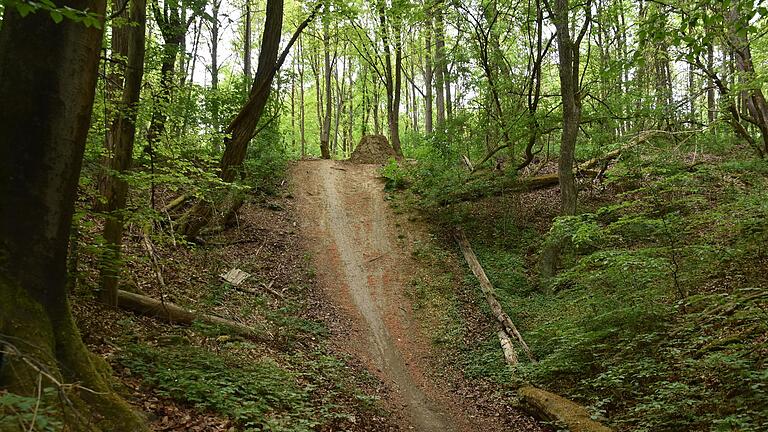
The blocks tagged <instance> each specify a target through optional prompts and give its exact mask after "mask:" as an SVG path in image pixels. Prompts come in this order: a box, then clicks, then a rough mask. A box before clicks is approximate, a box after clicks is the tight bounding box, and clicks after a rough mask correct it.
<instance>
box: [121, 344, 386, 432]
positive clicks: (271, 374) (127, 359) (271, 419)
mask: <svg viewBox="0 0 768 432" xmlns="http://www.w3.org/2000/svg"><path fill="white" fill-rule="evenodd" d="M230 344H236V345H239V346H238V347H231V346H230V347H227V346H224V347H223V348H222V350H219V351H218V352H215V351H212V350H210V349H206V348H202V347H195V346H174V347H157V346H149V345H146V344H136V345H132V346H130V347H129V348H128V349H127V350H126V352H125V353H124V354H123V355H122V357H121V358H120V363H121V364H122V365H123V366H125V367H127V368H130V370H131V372H132V373H137V374H140V375H141V376H143V377H144V378H145V380H146V383H147V384H148V385H151V386H152V387H153V388H155V389H156V391H157V393H158V394H159V395H160V396H163V397H167V398H171V399H175V400H178V401H182V402H185V403H188V404H191V405H193V406H194V407H195V408H197V409H200V410H203V411H210V412H215V413H218V414H220V415H223V416H226V417H229V418H230V419H232V420H233V421H234V422H235V423H236V424H237V426H238V427H239V428H240V430H254V431H256V430H271V431H309V430H316V429H318V428H321V427H323V426H329V425H332V424H333V425H336V424H339V423H340V422H341V423H344V422H347V423H348V422H354V421H355V414H354V413H352V412H349V410H348V408H347V407H345V406H344V405H342V404H340V403H339V401H340V400H343V399H348V398H353V399H356V400H357V401H360V402H364V404H367V405H368V406H369V407H370V408H372V407H373V403H372V402H373V401H372V399H370V398H368V397H367V396H365V395H364V394H363V393H360V392H358V391H356V390H355V389H354V387H353V386H352V383H349V382H348V377H346V376H345V374H346V373H347V372H346V371H345V365H344V363H343V362H341V361H340V360H338V359H336V358H334V357H331V356H328V355H325V354H323V353H320V352H316V353H310V354H292V355H284V356H274V357H275V358H273V357H270V356H262V357H261V358H248V359H244V358H242V357H239V356H237V355H236V354H233V353H231V352H227V349H231V348H235V350H237V349H238V348H240V349H241V348H248V345H249V344H248V343H247V342H242V341H240V342H232V343H230Z"/></svg>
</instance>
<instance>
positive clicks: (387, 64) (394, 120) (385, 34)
mask: <svg viewBox="0 0 768 432" xmlns="http://www.w3.org/2000/svg"><path fill="white" fill-rule="evenodd" d="M387 21H388V20H387V14H386V4H385V3H384V2H380V3H379V31H380V32H381V42H382V45H383V46H384V88H385V90H386V92H387V125H388V126H389V141H390V144H391V145H392V148H394V150H395V153H396V154H397V155H398V156H400V157H402V156H403V150H402V149H401V148H400V124H399V120H400V88H401V85H402V78H401V77H402V75H401V74H400V67H401V63H402V58H403V57H402V54H403V51H402V47H401V46H400V26H399V25H395V26H393V33H394V35H393V37H394V42H395V43H394V45H395V47H394V48H395V65H394V71H393V70H392V47H391V46H390V35H389V28H388V26H389V24H388V22H387Z"/></svg>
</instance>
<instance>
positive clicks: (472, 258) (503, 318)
mask: <svg viewBox="0 0 768 432" xmlns="http://www.w3.org/2000/svg"><path fill="white" fill-rule="evenodd" d="M456 241H457V242H458V244H459V247H460V248H461V252H462V253H463V254H464V259H465V260H466V261H467V264H469V268H470V269H471V270H472V273H474V275H475V277H477V280H479V281H480V288H481V289H482V291H483V294H484V295H485V300H486V301H487V302H488V306H490V307H491V311H492V312H493V316H494V317H495V318H496V320H498V321H499V323H500V324H501V326H502V328H503V329H504V331H505V332H506V333H507V334H508V335H509V336H514V337H515V339H517V341H518V342H520V345H521V346H522V347H523V351H525V354H526V356H528V359H529V360H530V361H532V362H535V361H536V360H535V359H534V357H533V353H532V352H531V349H530V348H528V344H527V343H525V340H523V336H522V335H521V334H520V332H519V331H518V330H517V327H516V326H515V323H513V322H512V319H511V318H509V315H507V313H506V312H504V310H503V309H502V307H501V304H500V303H499V301H498V300H497V299H496V295H495V294H494V290H493V285H491V281H490V280H489V279H488V276H486V274H485V270H483V267H482V266H481V265H480V262H479V261H478V260H477V256H476V255H475V252H474V251H473V250H472V246H470V244H469V240H467V236H466V235H465V234H464V231H463V230H462V229H461V228H459V227H457V228H456Z"/></svg>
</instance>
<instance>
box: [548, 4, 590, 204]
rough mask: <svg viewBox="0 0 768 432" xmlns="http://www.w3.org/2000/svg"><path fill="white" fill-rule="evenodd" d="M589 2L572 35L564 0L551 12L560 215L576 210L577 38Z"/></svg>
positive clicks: (588, 8) (578, 58)
mask: <svg viewBox="0 0 768 432" xmlns="http://www.w3.org/2000/svg"><path fill="white" fill-rule="evenodd" d="M590 8H591V5H590V4H589V2H588V3H587V4H586V5H585V6H584V11H585V13H586V19H585V23H584V25H583V27H582V28H581V31H580V32H579V34H578V35H576V37H575V39H574V38H573V37H572V36H571V29H570V24H569V21H570V19H569V15H570V10H569V4H568V0H554V8H553V9H552V16H553V18H552V19H553V21H554V24H555V27H556V28H557V52H558V57H559V60H560V64H559V72H560V92H561V95H562V103H563V133H562V137H561V139H560V161H559V164H558V177H559V179H560V197H561V207H560V212H561V214H564V215H573V214H576V180H575V178H574V175H573V164H574V162H575V157H574V153H575V150H576V138H577V137H578V134H579V122H580V121H581V89H580V80H579V76H580V75H579V73H580V67H579V61H580V50H579V48H580V45H581V40H582V38H583V37H584V35H586V33H587V29H588V27H589V24H590V20H591V15H590V13H591V9H590Z"/></svg>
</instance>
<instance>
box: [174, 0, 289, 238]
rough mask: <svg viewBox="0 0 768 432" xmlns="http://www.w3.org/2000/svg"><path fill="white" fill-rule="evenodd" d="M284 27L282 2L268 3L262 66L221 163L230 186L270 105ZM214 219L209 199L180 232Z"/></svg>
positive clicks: (230, 133) (230, 128) (192, 234)
mask: <svg viewBox="0 0 768 432" xmlns="http://www.w3.org/2000/svg"><path fill="white" fill-rule="evenodd" d="M282 26H283V0H268V1H267V13H266V20H265V23H264V34H263V37H262V41H261V51H260V53H259V65H258V68H257V70H256V76H255V77H254V80H253V85H252V86H251V92H250V95H249V98H248V101H247V102H246V103H245V105H244V106H243V107H242V109H241V110H240V112H239V113H238V115H237V117H235V119H234V120H232V122H231V123H230V124H229V126H228V127H227V129H226V130H225V132H226V134H227V137H226V138H225V139H224V144H225V148H224V154H223V155H222V157H221V162H220V164H219V170H220V171H219V178H221V180H223V181H224V182H227V183H231V182H233V181H234V180H235V179H236V178H237V177H238V174H240V172H241V169H242V164H243V161H244V160H245V154H246V151H247V150H248V143H249V142H250V141H251V138H253V134H254V132H255V131H256V127H257V126H258V124H259V120H260V119H261V115H262V113H263V112H264V108H265V107H266V105H267V101H268V99H269V94H270V90H271V86H272V79H273V78H274V76H275V73H276V72H277V68H278V67H279V65H278V63H277V55H278V51H279V48H280V36H281V30H282ZM212 216H213V205H212V204H211V203H210V202H209V201H207V200H201V201H199V202H198V203H197V204H196V205H195V206H194V207H193V208H192V209H191V210H190V211H189V212H188V213H187V214H186V215H185V219H184V220H183V221H181V223H180V224H179V231H180V232H181V233H183V234H184V235H185V236H186V237H188V238H194V237H196V236H197V235H198V233H199V232H200V230H201V229H202V228H203V227H204V226H205V225H206V224H207V223H208V221H209V220H210V219H211V217H212Z"/></svg>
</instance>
